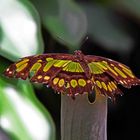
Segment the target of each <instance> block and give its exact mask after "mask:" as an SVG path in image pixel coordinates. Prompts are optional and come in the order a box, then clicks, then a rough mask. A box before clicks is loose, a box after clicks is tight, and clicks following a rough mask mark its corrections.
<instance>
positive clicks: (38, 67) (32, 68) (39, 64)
mask: <svg viewBox="0 0 140 140" xmlns="http://www.w3.org/2000/svg"><path fill="white" fill-rule="evenodd" d="M41 66H42V65H41V63H35V64H34V65H33V66H32V67H31V69H30V72H37V71H38V70H39V69H40V68H41Z"/></svg>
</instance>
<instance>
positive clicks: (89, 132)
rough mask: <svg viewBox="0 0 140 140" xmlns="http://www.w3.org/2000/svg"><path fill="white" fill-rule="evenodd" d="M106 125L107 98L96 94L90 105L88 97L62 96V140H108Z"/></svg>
mask: <svg viewBox="0 0 140 140" xmlns="http://www.w3.org/2000/svg"><path fill="white" fill-rule="evenodd" d="M106 123H107V98H106V97H104V96H102V95H99V94H96V100H95V102H94V103H93V104H90V103H89V102H88V100H87V96H86V95H78V96H76V99H75V100H72V99H71V98H70V97H68V96H66V95H62V96H61V140H107V130H106Z"/></svg>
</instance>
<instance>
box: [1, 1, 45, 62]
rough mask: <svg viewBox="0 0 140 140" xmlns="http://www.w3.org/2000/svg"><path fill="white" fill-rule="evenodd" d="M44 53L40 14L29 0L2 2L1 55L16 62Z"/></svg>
mask: <svg viewBox="0 0 140 140" xmlns="http://www.w3.org/2000/svg"><path fill="white" fill-rule="evenodd" d="M42 52H43V42H42V37H41V32H40V21H39V16H38V13H37V12H36V10H35V8H34V7H33V6H32V5H31V3H30V2H29V1H27V0H20V1H17V0H1V4H0V55H2V56H4V57H6V58H8V59H10V60H12V61H15V60H17V59H18V58H20V57H24V56H27V55H33V54H37V53H42Z"/></svg>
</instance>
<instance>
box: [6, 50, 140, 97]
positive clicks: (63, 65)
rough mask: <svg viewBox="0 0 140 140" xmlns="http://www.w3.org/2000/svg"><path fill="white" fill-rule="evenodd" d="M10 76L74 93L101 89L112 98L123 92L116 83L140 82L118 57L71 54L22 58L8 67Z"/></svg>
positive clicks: (63, 91)
mask: <svg viewBox="0 0 140 140" xmlns="http://www.w3.org/2000/svg"><path fill="white" fill-rule="evenodd" d="M5 75H6V76H8V77H16V78H21V79H23V80H25V79H27V78H28V77H29V78H30V80H31V81H32V82H38V83H43V84H46V85H49V86H51V87H52V88H53V89H54V90H55V91H57V92H59V93H65V94H67V95H69V96H71V97H73V98H74V97H75V95H77V94H85V93H92V92H93V91H95V90H98V91H99V93H101V94H104V95H106V96H108V97H110V98H112V99H113V98H115V95H116V94H122V92H121V90H120V89H119V88H118V87H117V84H121V85H122V86H124V87H126V88H130V87H131V86H132V85H137V84H140V80H139V79H138V78H137V77H136V76H135V75H134V74H133V73H132V71H131V70H130V68H128V67H127V66H125V65H124V64H121V63H119V62H117V61H114V60H111V59H107V58H104V57H100V56H92V55H84V54H83V53H82V52H81V51H79V50H78V51H75V53H74V55H71V54H61V53H56V54H55V53H52V54H43V55H37V56H29V57H25V58H22V59H21V60H20V61H18V62H16V63H14V64H12V65H11V66H10V67H9V68H7V70H6V71H5Z"/></svg>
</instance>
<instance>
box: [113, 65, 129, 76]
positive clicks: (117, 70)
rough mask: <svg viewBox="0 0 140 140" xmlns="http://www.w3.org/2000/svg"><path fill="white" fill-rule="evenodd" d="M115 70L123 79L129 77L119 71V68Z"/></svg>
mask: <svg viewBox="0 0 140 140" xmlns="http://www.w3.org/2000/svg"><path fill="white" fill-rule="evenodd" d="M114 70H115V71H116V72H117V73H118V74H119V75H121V76H122V77H123V78H127V76H126V75H125V74H124V73H123V72H122V71H121V70H119V69H118V68H117V67H114Z"/></svg>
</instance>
